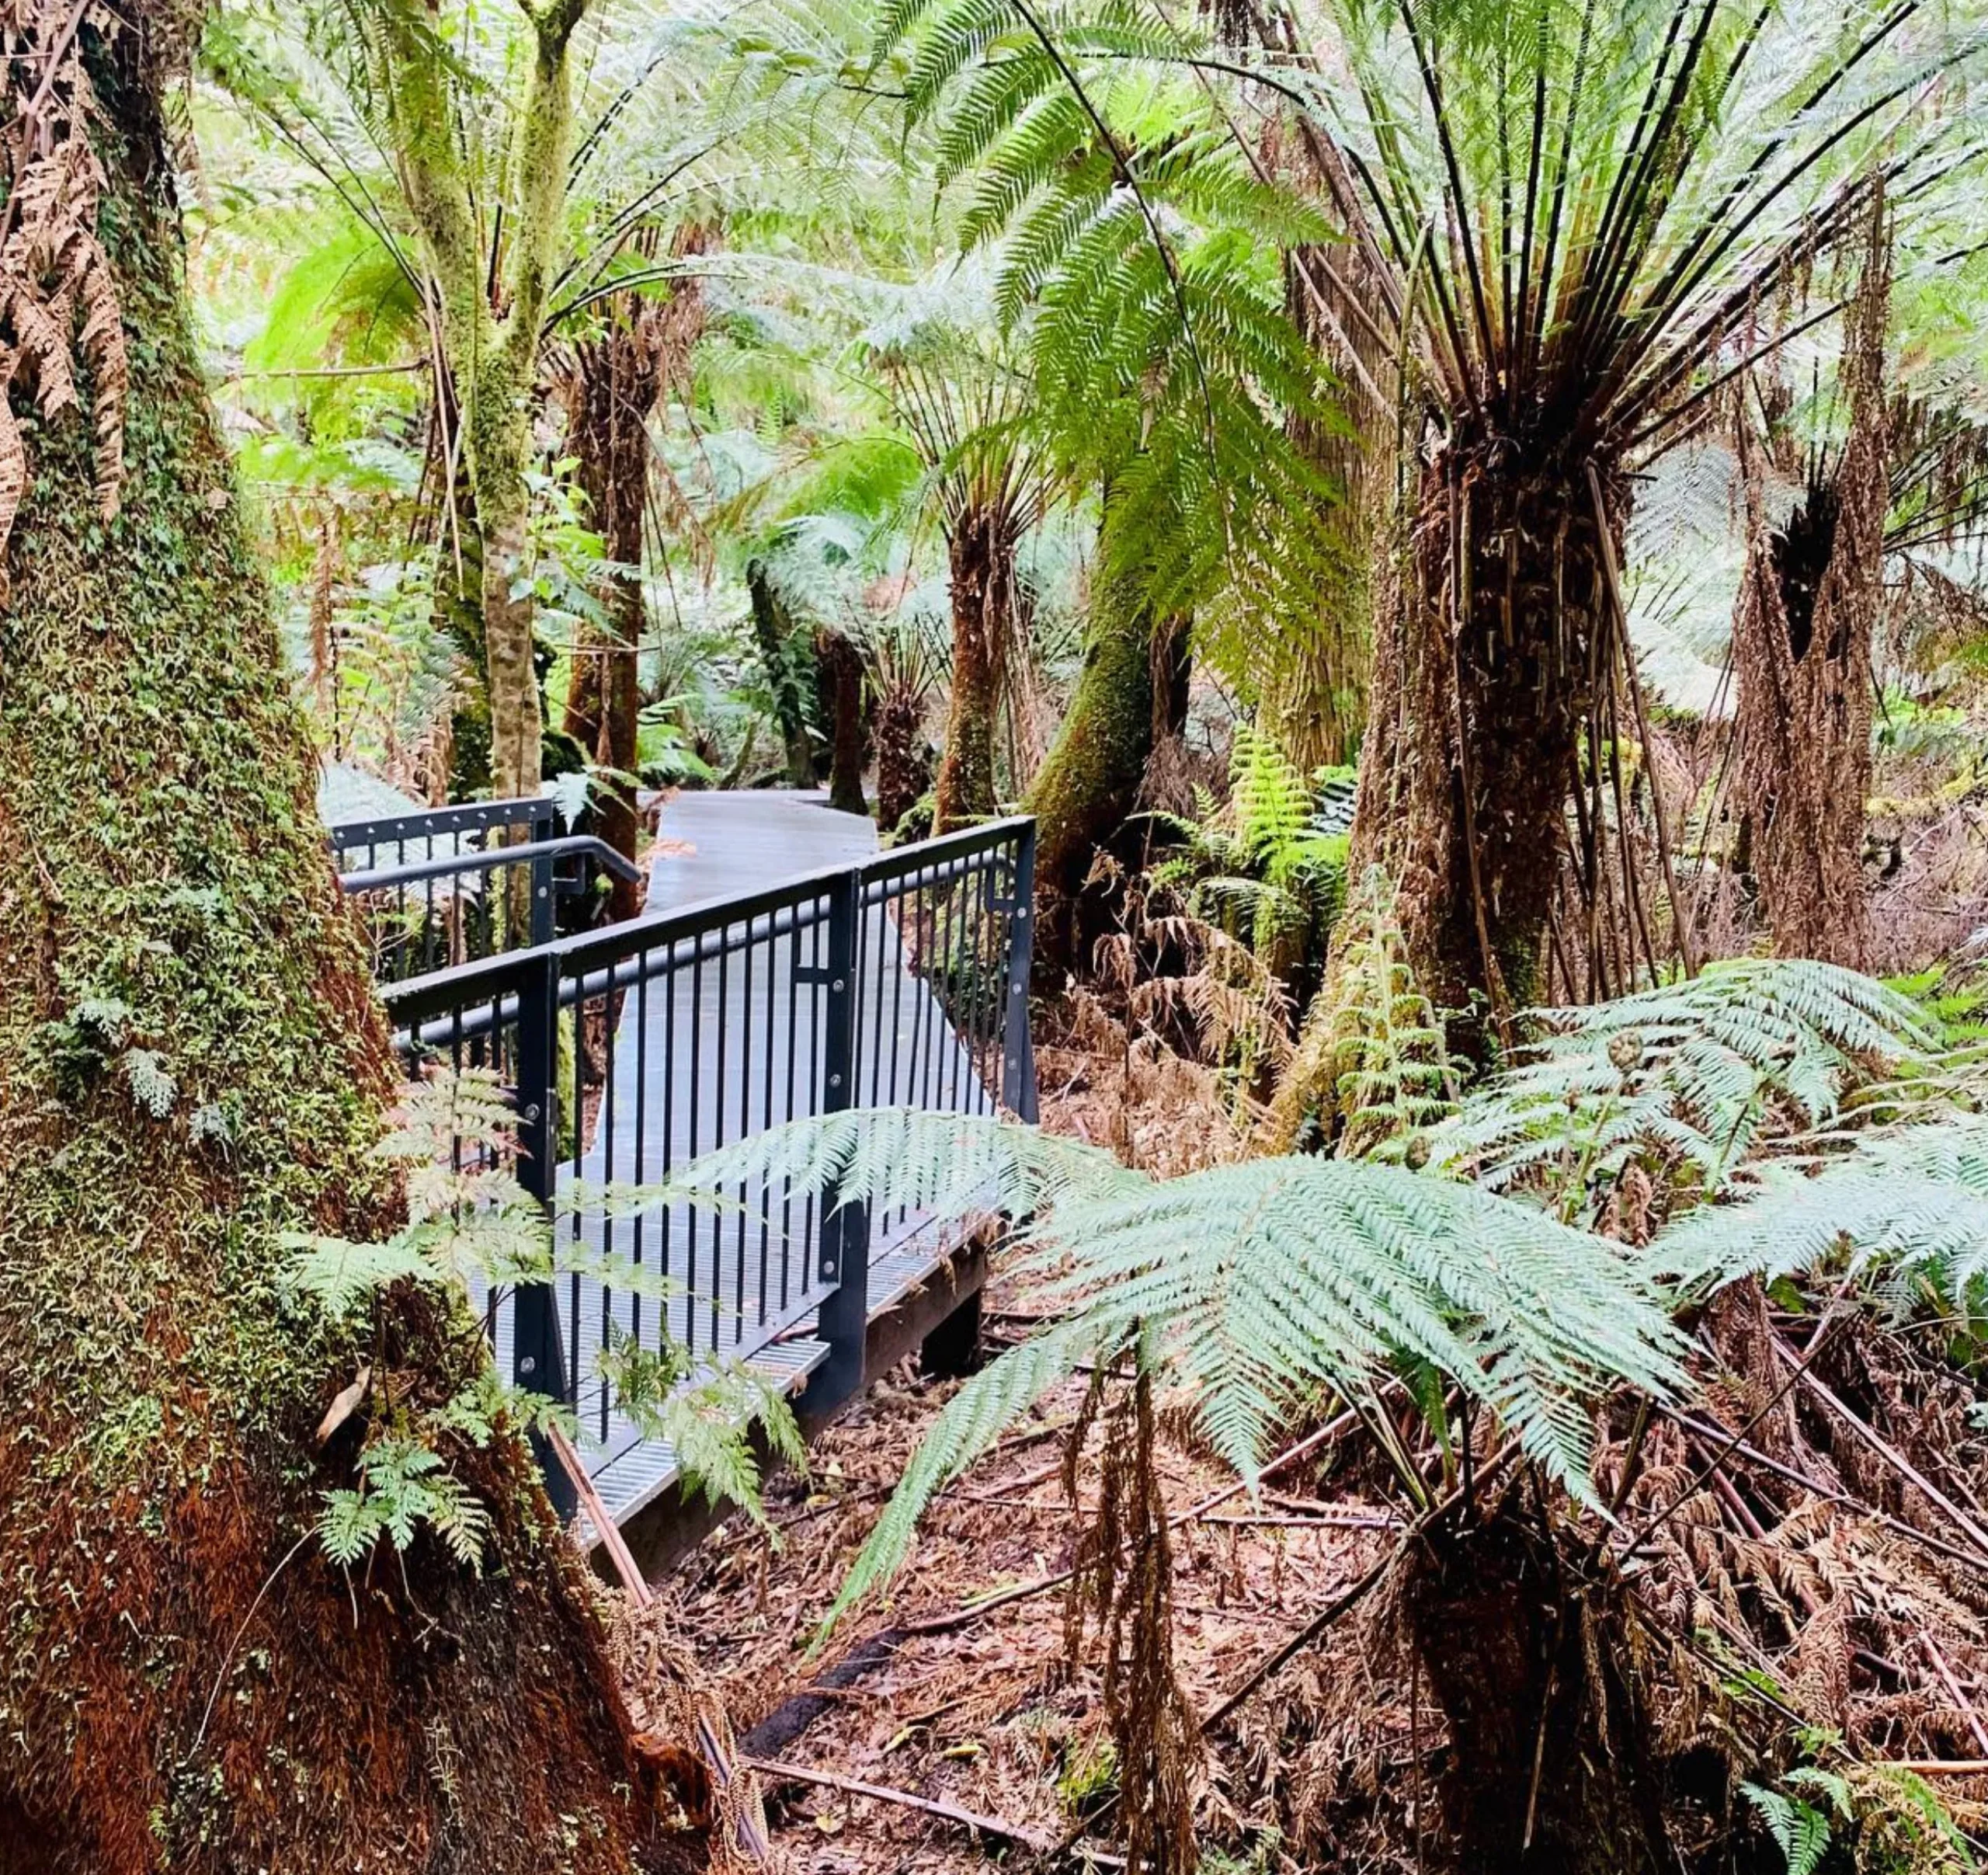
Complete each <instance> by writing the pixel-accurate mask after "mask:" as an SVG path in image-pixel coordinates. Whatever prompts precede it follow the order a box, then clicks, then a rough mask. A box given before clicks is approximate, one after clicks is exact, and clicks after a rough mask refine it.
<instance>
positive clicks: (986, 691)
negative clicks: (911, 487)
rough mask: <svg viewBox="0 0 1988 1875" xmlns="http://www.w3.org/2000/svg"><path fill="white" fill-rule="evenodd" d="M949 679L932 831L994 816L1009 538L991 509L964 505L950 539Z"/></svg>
mask: <svg viewBox="0 0 1988 1875" xmlns="http://www.w3.org/2000/svg"><path fill="white" fill-rule="evenodd" d="M949 551H950V555H951V596H952V609H953V678H952V689H951V695H950V697H948V699H947V708H946V747H945V753H944V756H943V757H941V758H940V764H939V781H938V788H937V798H936V806H935V812H934V815H933V832H935V833H946V832H948V831H949V830H951V829H952V828H954V827H956V826H961V825H964V823H967V822H968V821H973V820H985V819H989V818H991V817H992V815H993V813H994V811H995V809H996V800H995V795H994V717H995V713H996V710H997V709H998V708H999V704H1000V693H1001V670H1002V665H1003V660H1004V659H1006V656H1007V646H1008V640H1009V637H1010V633H1011V631H1013V619H1014V595H1015V538H1014V534H1013V528H1012V527H1010V525H1009V524H1008V522H1007V520H1006V516H1005V515H1003V513H1000V512H999V511H998V510H992V509H989V508H983V507H973V506H969V507H968V508H966V509H965V510H963V511H962V512H961V514H960V515H959V516H958V517H957V519H956V520H954V524H953V527H952V531H951V541H950V542H949Z"/></svg>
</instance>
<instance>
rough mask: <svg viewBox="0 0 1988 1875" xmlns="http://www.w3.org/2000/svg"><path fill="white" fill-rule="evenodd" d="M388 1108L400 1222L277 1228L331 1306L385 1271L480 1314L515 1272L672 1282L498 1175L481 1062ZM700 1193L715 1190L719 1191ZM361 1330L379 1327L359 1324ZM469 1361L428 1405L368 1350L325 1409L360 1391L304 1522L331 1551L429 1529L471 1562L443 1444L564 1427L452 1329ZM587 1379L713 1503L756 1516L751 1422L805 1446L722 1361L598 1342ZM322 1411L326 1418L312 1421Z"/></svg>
mask: <svg viewBox="0 0 1988 1875" xmlns="http://www.w3.org/2000/svg"><path fill="white" fill-rule="evenodd" d="M397 1119H398V1124H397V1125H396V1126H395V1127H394V1130H393V1131H392V1132H390V1133H389V1134H388V1136H387V1137H386V1138H385V1139H383V1140H382V1141H381V1143H380V1145H379V1146H378V1147H377V1149H376V1150H377V1152H378V1153H379V1155H380V1156H381V1157H384V1158H388V1159H391V1160H395V1161H398V1163H400V1164H402V1165H403V1166H404V1167H405V1178H406V1192H407V1208H408V1222H407V1223H406V1225H405V1226H404V1227H403V1228H402V1229H401V1230H399V1231H398V1232H397V1233H394V1236H393V1237H390V1238H388V1240H385V1241H384V1242H383V1243H353V1242H349V1241H347V1240H345V1239H343V1238H339V1237H322V1236H302V1235H299V1236H295V1237H290V1238H289V1239H287V1240H286V1247H287V1249H288V1250H289V1251H290V1253H291V1254H290V1262H289V1264H288V1265H287V1268H286V1270H285V1271H284V1275H285V1278H286V1280H287V1282H288V1283H289V1285H290V1287H291V1289H293V1290H294V1291H295V1292H297V1294H298V1295H299V1296H304V1297H307V1298H308V1299H310V1300H311V1301H312V1302H313V1303H315V1304H316V1305H317V1306H318V1307H320V1308H321V1309H322V1310H324V1311H325V1313H326V1314H327V1315H328V1317H332V1319H333V1320H341V1321H351V1320H353V1318H354V1317H356V1316H357V1315H358V1314H359V1313H360V1312H361V1311H362V1310H368V1311H373V1312H374V1315H375V1323H376V1327H377V1323H378V1320H379V1317H378V1311H379V1310H381V1308H382V1307H383V1306H384V1300H385V1298H386V1296H387V1295H388V1292H389V1291H390V1290H391V1289H394V1287H395V1286H396V1285H400V1284H403V1283H405V1284H412V1285H418V1286H420V1287H422V1288H427V1289H437V1290H440V1291H441V1292H443V1294H444V1295H445V1296H447V1297H449V1298H450V1300H451V1301H452V1302H453V1303H455V1304H457V1305H458V1306H462V1307H464V1309H465V1310H474V1312H475V1313H495V1310H496V1308H497V1306H498V1305H499V1301H500V1299H502V1296H503V1295H504V1293H505V1292H506V1291H507V1290H509V1289H513V1288H515V1287H516V1285H520V1284H525V1283H544V1282H551V1281H552V1280H553V1279H554V1278H555V1277H560V1276H567V1275H580V1276H583V1277H589V1278H593V1279H595V1280H597V1281H599V1282H601V1283H602V1284H603V1285H606V1287H608V1288H610V1289H620V1290H623V1291H626V1292H635V1293H638V1294H641V1295H642V1296H646V1297H652V1298H654V1299H656V1300H658V1301H659V1302H660V1301H662V1300H664V1299H666V1298H667V1297H668V1296H670V1295H672V1294H673V1293H675V1292H676V1285H673V1284H672V1283H670V1282H668V1281H667V1280H666V1279H664V1278H660V1277H659V1275H657V1274H656V1272H655V1271H654V1270H652V1269H645V1268H641V1267H640V1266H638V1265H637V1264H634V1262H632V1261H631V1260H630V1259H629V1258H626V1257H624V1256H621V1255H619V1254H617V1253H615V1252H613V1251H610V1250H607V1249H605V1248H603V1247H599V1246H596V1245H594V1244H588V1243H586V1242H584V1241H569V1240H567V1239H566V1238H565V1235H564V1233H555V1232H554V1229H553V1227H552V1223H551V1219H549V1218H548V1216H547V1213H546V1212H545V1210H544V1209H543V1207H541V1206H540V1205H539V1204H538V1203H537V1202H536V1201H535V1200H534V1199H533V1198H531V1197H530V1196H529V1195H527V1193H526V1191H524V1190H523V1188H522V1187H521V1186H520V1185H519V1184H518V1183H517V1182H516V1180H515V1179H514V1178H513V1177H512V1175H511V1174H510V1172H509V1171H508V1169H506V1168H507V1167H508V1164H509V1158H510V1155H511V1153H512V1151H513V1145H514V1138H513V1135H514V1129H515V1125H516V1121H515V1118H514V1116H513V1113H512V1111H511V1108H510V1104H509V1100H508V1098H507V1097H506V1094H505V1092H504V1090H503V1088H502V1085H501V1084H500V1083H499V1080H498V1079H497V1077H496V1076H495V1073H492V1072H491V1071H489V1070H478V1069H469V1070H463V1071H461V1072H460V1073H453V1074H445V1075H440V1076H437V1077H435V1078H434V1079H433V1080H425V1081H421V1082H418V1083H416V1084H414V1085H413V1086H412V1087H410V1088H409V1089H408V1091H407V1094H406V1096H405V1099H404V1100H403V1101H402V1103H401V1108H400V1109H399V1112H398V1115H397ZM666 1195H668V1194H666V1193H665V1192H663V1191H662V1190H660V1189H659V1188H645V1187H640V1186H632V1185H625V1184H614V1185H609V1186H605V1187H586V1188H572V1189H570V1190H568V1191H564V1192H562V1193H561V1200H560V1202H561V1207H562V1208H564V1209H568V1210H571V1211H577V1212H580V1213H582V1214H583V1215H584V1216H586V1217H587V1218H589V1219H599V1220H603V1221H605V1220H609V1219H614V1218H617V1217H623V1216H632V1215H634V1214H635V1213H637V1212H641V1211H644V1210H646V1209H649V1208H650V1207H651V1206H652V1205H654V1204H655V1203H657V1202H659V1201H660V1200H661V1199H662V1198H664V1197H665V1196H666ZM700 1202H705V1203H707V1204H712V1205H725V1204H726V1203H728V1200H726V1199H725V1198H724V1197H723V1196H722V1195H721V1194H718V1193H716V1192H712V1193H709V1194H700ZM374 1339H375V1341H376V1343H379V1342H381V1341H382V1339H383V1338H381V1337H380V1336H379V1335H377V1334H376V1335H375V1337H374ZM461 1345H462V1347H463V1348H465V1349H474V1350H477V1351H478V1354H476V1355H469V1356H467V1360H468V1362H469V1365H468V1366H467V1371H465V1372H463V1374H462V1375H461V1385H460V1386H458V1387H457V1390H456V1391H455V1392H454V1393H452V1394H450V1396H449V1397H447V1398H446V1399H444V1400H442V1401H441V1402H440V1404H434V1405H427V1406H416V1405H413V1404H409V1403H408V1401H407V1400H404V1399H402V1398H400V1397H398V1396H397V1395H396V1393H395V1390H394V1388H393V1387H392V1386H391V1384H383V1383H385V1382H386V1380H387V1376H384V1375H382V1376H374V1372H373V1369H372V1367H371V1366H370V1364H369V1365H367V1366H366V1367H365V1368H364V1369H363V1370H362V1374H361V1377H360V1380H359V1381H358V1382H356V1383H355V1389H354V1390H353V1393H352V1396H351V1398H350V1399H349V1401H347V1402H346V1405H345V1407H344V1408H343V1411H342V1414H341V1419H342V1417H343V1416H344V1415H345V1414H349V1413H351V1412H353V1411H357V1410H358V1408H359V1407H360V1406H361V1405H362V1404H364V1403H365V1402H366V1401H367V1400H370V1402H371V1405H370V1411H369V1417H368V1418H367V1421H366V1425H365V1432H364V1436H363V1439H362V1442H361V1444H360V1451H359V1454H358V1459H357V1470H358V1477H357V1480H356V1483H355V1484H353V1486H352V1487H349V1488H344V1489H338V1490H332V1491H327V1492H326V1493H325V1499H324V1511H323V1513H322V1515H321V1518H320V1519H319V1522H318V1538H319V1540H320V1542H321V1545H322V1546H323V1548H324V1550H325V1553H326V1554H327V1555H328V1556H329V1557H331V1558H332V1560H333V1561H334V1562H335V1563H338V1564H341V1565H342V1566H349V1565H350V1564H352V1563H353V1562H356V1561H357V1560H359V1559H360V1557H363V1556H364V1555H365V1554H366V1553H367V1552H368V1551H369V1550H370V1549H371V1548H372V1547H373V1546H374V1543H376V1542H377V1541H378V1540H379V1539H381V1538H382V1537H384V1538H386V1539H388V1541H389V1542H391V1543H392V1545H393V1546H394V1548H395V1549H397V1550H406V1549H407V1548H408V1546H410V1545H411V1544H412V1543H413V1542H414V1540H415V1536H417V1535H418V1534H419V1532H420V1531H421V1530H422V1529H424V1528H425V1529H429V1530H432V1531H433V1532H434V1534H435V1535H436V1536H437V1537H439V1538H440V1539H441V1541H442V1542H443V1543H444V1544H445V1545H446V1546H447V1547H448V1549H449V1550H450V1553H451V1554H453V1555H454V1556H455V1557H457V1560H460V1561H461V1562H462V1563H464V1564H466V1565H467V1566H469V1567H475V1566H477V1565H478V1564H479V1563H480V1562H481V1558H482V1553H483V1545H484V1539H485V1533H486V1532H487V1530H488V1524H489V1518H488V1512H487V1511H486V1510H485V1507H484V1506H483V1505H482V1504H481V1503H480V1502H479V1501H478V1500H477V1499H476V1498H475V1497H474V1495H473V1494H471V1492H470V1491H469V1490H468V1488H467V1486H466V1485H464V1483H463V1482H462V1480H461V1478H460V1477H458V1476H457V1474H456V1473H455V1471H454V1470H452V1469H451V1466H450V1456H451V1454H452V1452H455V1453H460V1452H461V1450H462V1449H463V1448H464V1446H466V1445H467V1446H481V1445H487V1444H488V1442H490V1440H491V1439H492V1438H493V1437H495V1436H496V1435H497V1434H498V1432H499V1430H500V1428H508V1429H510V1430H513V1431H542V1430H544V1429H545V1428H548V1427H554V1426H556V1427H558V1428H559V1429H560V1430H561V1431H565V1432H566V1433H567V1434H568V1435H573V1434H575V1433H576V1432H577V1431H578V1429H579V1428H578V1425H577V1422H576V1421H575V1418H574V1415H573V1414H572V1411H571V1410H570V1409H569V1408H568V1407H567V1406H566V1405H565V1404H564V1403H563V1402H561V1401H557V1400H548V1399H547V1398H546V1397H544V1396H542V1395H540V1394H536V1393H529V1392H526V1391H524V1390H521V1389H518V1388H515V1387H512V1386H508V1385H506V1383H505V1382H504V1381H503V1380H502V1379H500V1378H499V1376H498V1374H497V1372H496V1370H495V1368H494V1366H492V1364H491V1363H490V1362H489V1360H488V1358H487V1355H482V1354H481V1351H482V1350H483V1349H484V1348H485V1343H484V1341H483V1339H482V1337H481V1334H475V1333H471V1334H466V1335H465V1336H464V1337H463V1338H462V1341H461ZM598 1371H599V1373H600V1378H601V1379H602V1380H603V1382H604V1383H606V1384H607V1385H608V1386H611V1387H613V1388H614V1389H615V1390H616V1395H617V1407H619V1409H620V1411H622V1412H623V1413H624V1414H625V1415H626V1416H627V1418H628V1419H629V1420H630V1421H631V1422H633V1423H634V1425H635V1426H636V1427H637V1428H638V1431H640V1432H641V1435H643V1436H644V1437H645V1438H657V1439H662V1440H665V1441H667V1442H669V1444H670V1445H672V1446H673V1447H674V1449H675V1450H676V1453H677V1457H678V1462H679V1468H680V1470H681V1471H682V1473H683V1476H684V1477H685V1478H686V1480H689V1481H690V1483H691V1484H693V1485H696V1486H698V1487H701V1488H702V1489H703V1491H704V1493H705V1494H706V1495H707V1497H708V1498H710V1499H711V1501H713V1502H714V1503H715V1502H717V1501H719V1500H720V1499H725V1500H727V1501H730V1502H732V1503H733V1504H735V1505H738V1506H739V1508H742V1509H743V1510H745V1511H746V1512H747V1513H748V1514H749V1515H751V1516H752V1517H754V1518H756V1519H758V1520H759V1521H760V1522H764V1521H765V1511H764V1509H763V1505H762V1504H761V1501H760V1494H759V1464H758V1460H757V1459H756V1456H755V1454H754V1451H753V1447H752V1434H753V1432H754V1431H755V1430H758V1431H760V1432H761V1433H763V1435H764V1437H765V1438H766V1442H767V1443H768V1445H769V1446H770V1449H772V1450H773V1452H775V1453H776V1454H777V1455H778V1456H781V1457H784V1458H785V1459H789V1460H790V1461H791V1462H793V1463H795V1464H797V1465H799V1464H801V1463H803V1462H804V1461H805V1451H804V1449H803V1446H802V1443H801V1434H800V1429H799V1428H798V1425H796V1424H795V1422H794V1414H793V1411H792V1409H791V1407H790V1406H789V1405H788V1404H787V1399H786V1397H785V1395H784V1393H781V1392H780V1390H779V1389H778V1388H777V1387H776V1386H773V1385H772V1384H771V1383H770V1382H768V1381H767V1380H766V1378H765V1377H764V1376H762V1375H759V1374H757V1373H755V1372H752V1370H751V1369H748V1368H746V1367H745V1366H744V1365H742V1364H741V1363H738V1362H698V1363H697V1364H695V1365H693V1363H692V1362H691V1361H690V1358H689V1357H688V1355H686V1352H685V1351H684V1350H683V1349H682V1348H678V1347H676V1346H674V1345H669V1344H667V1343H666V1345H664V1347H663V1348H661V1349H660V1350H649V1349H643V1348H638V1347H636V1346H634V1345H632V1344H629V1343H625V1342H614V1343H611V1344H610V1345H609V1346H608V1347H607V1348H605V1349H604V1350H603V1351H602V1353H601V1355H600V1358H599V1364H598ZM337 1423H339V1421H327V1425H328V1426H335V1424H337Z"/></svg>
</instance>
